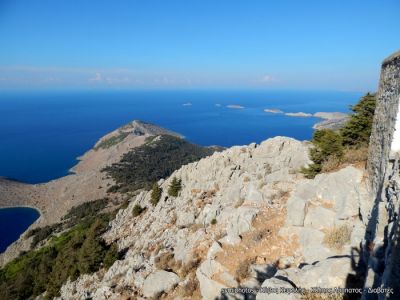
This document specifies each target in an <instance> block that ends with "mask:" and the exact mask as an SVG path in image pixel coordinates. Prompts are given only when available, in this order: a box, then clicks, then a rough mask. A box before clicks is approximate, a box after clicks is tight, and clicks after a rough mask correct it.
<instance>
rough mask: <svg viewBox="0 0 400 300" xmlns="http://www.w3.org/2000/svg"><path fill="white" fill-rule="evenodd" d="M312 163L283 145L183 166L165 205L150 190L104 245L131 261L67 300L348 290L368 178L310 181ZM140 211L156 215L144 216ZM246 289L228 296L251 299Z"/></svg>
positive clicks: (74, 289) (234, 151)
mask: <svg viewBox="0 0 400 300" xmlns="http://www.w3.org/2000/svg"><path fill="white" fill-rule="evenodd" d="M309 163H310V161H309V158H308V144H307V143H303V142H299V141H296V140H293V139H291V138H284V137H276V138H272V139H269V140H267V141H265V142H263V143H261V144H260V145H257V144H251V145H248V146H236V147H232V148H229V149H227V150H225V151H223V152H219V153H214V154H213V155H212V156H210V157H207V158H204V159H202V160H200V161H198V162H195V163H191V164H188V165H186V166H183V167H182V168H180V169H179V170H177V171H175V172H174V173H173V174H172V175H171V176H170V177H169V178H166V179H165V180H160V182H159V185H160V186H161V188H162V190H163V193H162V196H161V199H160V201H159V203H158V204H157V205H156V206H153V205H152V204H151V202H150V200H151V192H146V191H144V192H141V193H140V194H138V195H137V196H135V197H133V198H131V199H130V202H129V205H128V207H127V208H126V209H123V210H120V211H119V213H118V214H117V216H116V218H115V220H114V221H112V222H111V224H110V229H109V230H108V231H107V232H106V233H105V234H104V238H105V240H106V241H107V242H108V243H111V242H116V243H117V244H118V247H119V249H120V250H123V249H124V251H125V252H126V254H125V257H124V258H123V259H122V260H119V261H117V262H116V263H114V265H113V266H112V267H111V268H110V269H109V270H108V271H104V270H103V271H99V272H97V273H95V274H93V275H89V276H88V275H86V276H82V277H80V278H78V280H76V281H74V282H68V283H67V284H65V285H64V286H63V288H62V291H61V298H62V299H81V298H82V295H86V297H91V298H93V299H124V297H129V296H132V295H135V296H134V297H135V298H137V299H147V298H150V297H158V296H160V295H161V294H163V297H164V298H165V299H179V298H180V299H198V298H202V299H216V298H219V297H222V294H221V291H222V289H225V288H235V287H236V288H251V289H254V291H258V289H259V288H261V287H269V286H277V285H280V286H282V287H285V286H289V285H290V286H293V284H295V285H296V286H298V287H303V288H308V287H311V286H314V285H318V284H324V285H327V286H331V287H333V286H342V287H345V286H346V279H347V276H348V274H352V273H354V271H353V269H352V266H353V264H356V263H357V262H358V256H357V255H355V254H354V253H353V252H352V249H353V248H354V247H356V248H357V247H359V245H360V243H361V241H362V238H363V232H364V230H365V224H364V223H363V221H362V217H361V216H360V214H359V211H363V210H368V209H367V208H365V207H364V206H366V205H367V204H365V203H364V199H365V197H364V194H365V192H366V188H365V184H364V181H363V176H364V175H365V174H364V173H363V170H360V169H357V168H355V167H351V166H349V167H347V168H345V169H342V170H339V171H338V172H335V173H330V174H322V175H318V176H317V177H316V178H315V179H313V180H310V179H304V178H303V176H302V175H301V174H300V173H299V170H300V169H301V168H302V167H303V166H306V165H307V164H309ZM173 177H177V178H180V179H182V190H181V191H180V194H179V196H178V197H171V196H169V195H168V193H167V190H168V187H169V185H170V183H171V180H172V178H173ZM135 205H140V206H141V207H144V208H146V210H145V211H144V212H143V213H142V214H141V215H139V216H137V217H133V215H132V210H133V208H134V206H135ZM343 228H344V232H341V231H340V230H342V229H343ZM335 230H336V231H339V238H337V237H336V235H335V234H337V232H336V231H335ZM340 234H342V236H341V235H340ZM336 239H338V240H336ZM327 269H328V270H329V272H327V271H326V270H327ZM306 278H314V279H315V280H314V281H310V280H307V279H306ZM156 281H160V284H151V282H153V283H155V282H156ZM240 291H241V290H240V289H239V290H236V291H233V292H232V293H231V294H230V293H229V291H226V293H225V297H228V298H229V297H236V298H235V299H245V297H248V295H247V296H246V295H245V293H243V292H240ZM265 296H266V295H265V294H263V293H261V292H258V294H257V298H259V299H269V298H265ZM269 296H271V295H269ZM275 296H277V297H278V296H282V295H275ZM263 297H264V298H263ZM288 297H289V296H288ZM290 297H292V298H287V299H299V297H300V296H299V295H291V296H290ZM232 299H233V298H232ZM271 299H272V298H271ZM276 299H282V298H276Z"/></svg>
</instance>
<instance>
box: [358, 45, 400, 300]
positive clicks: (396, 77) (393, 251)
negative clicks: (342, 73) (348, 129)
mask: <svg viewBox="0 0 400 300" xmlns="http://www.w3.org/2000/svg"><path fill="white" fill-rule="evenodd" d="M399 100H400V51H399V52H396V53H395V54H393V55H391V56H390V57H388V58H387V59H385V60H384V62H383V64H382V71H381V78H380V82H379V90H378V94H377V105H376V110H375V116H374V123H373V127H372V133H371V140H370V146H369V156H368V166H367V168H368V175H369V188H370V196H371V210H370V214H369V219H368V225H367V231H366V233H365V240H364V247H363V249H364V255H363V256H364V261H365V263H366V267H367V268H366V271H365V272H366V281H365V287H366V288H379V287H386V288H393V289H394V292H395V294H394V295H390V294H379V295H378V294H369V293H364V295H363V299H399V297H400V279H399V278H400V277H399V275H400V252H399V251H400V247H399V245H398V239H399V234H398V230H399V225H398V223H399V218H398V216H399V200H400V176H399V160H398V158H399V153H397V154H396V153H391V148H392V147H391V146H392V141H393V135H394V131H395V125H396V118H397V113H398V110H399Z"/></svg>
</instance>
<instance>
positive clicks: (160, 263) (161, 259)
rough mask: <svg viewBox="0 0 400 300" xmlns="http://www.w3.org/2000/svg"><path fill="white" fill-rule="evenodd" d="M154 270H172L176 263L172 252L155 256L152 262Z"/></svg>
mask: <svg viewBox="0 0 400 300" xmlns="http://www.w3.org/2000/svg"><path fill="white" fill-rule="evenodd" d="M154 262H155V265H156V268H157V269H160V270H167V271H168V270H173V269H174V268H173V267H174V266H175V264H176V261H175V259H174V254H173V253H172V252H164V253H162V254H160V255H159V256H157V257H156V258H155V260H154Z"/></svg>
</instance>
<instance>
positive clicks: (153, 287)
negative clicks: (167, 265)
mask: <svg viewBox="0 0 400 300" xmlns="http://www.w3.org/2000/svg"><path fill="white" fill-rule="evenodd" d="M179 281H180V279H179V276H178V275H176V274H175V273H172V272H167V271H164V270H159V271H156V272H154V273H152V274H150V275H149V276H148V277H147V278H146V280H145V281H144V284H143V295H144V296H145V297H148V298H152V297H157V296H159V295H160V294H161V293H162V292H166V291H168V290H170V289H171V288H173V287H174V286H175V285H177V284H178V283H179Z"/></svg>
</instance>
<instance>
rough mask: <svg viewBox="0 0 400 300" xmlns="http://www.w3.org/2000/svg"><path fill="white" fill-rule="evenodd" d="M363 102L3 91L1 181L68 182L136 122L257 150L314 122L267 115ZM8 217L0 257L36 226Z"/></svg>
mask: <svg viewBox="0 0 400 300" xmlns="http://www.w3.org/2000/svg"><path fill="white" fill-rule="evenodd" d="M361 96H362V93H359V92H341V91H276V90H152V91H150V90H140V91H125V90H118V91H116V90H113V91H108V90H107V91H106V90H96V91H61V90H57V91H46V92H44V91H18V92H16V91H0V177H7V178H10V179H13V180H18V181H21V182H26V183H42V182H47V181H49V180H52V179H56V178H59V177H62V176H65V175H67V174H68V172H69V169H70V168H71V167H73V166H74V165H75V164H76V163H77V160H76V159H77V157H78V156H80V155H82V154H83V153H85V152H86V151H87V150H89V149H91V148H92V147H93V145H94V144H95V143H96V141H97V140H98V139H99V138H100V137H102V136H103V135H105V134H106V133H108V132H110V131H112V130H114V129H116V128H118V127H120V126H122V125H124V124H126V123H128V122H130V121H133V120H142V121H146V122H150V123H154V124H156V125H159V126H161V127H164V128H168V129H170V130H173V131H175V132H178V133H180V134H182V135H183V136H185V138H186V139H187V140H188V141H190V142H192V143H196V144H199V145H203V146H209V145H220V146H224V147H229V146H233V145H245V144H249V143H252V142H256V143H260V142H261V141H263V140H266V139H268V138H270V137H274V136H289V137H293V138H296V139H298V140H309V139H310V138H311V137H312V133H313V129H312V126H313V125H314V124H315V123H316V122H318V121H320V120H319V119H316V118H313V117H311V118H302V117H289V116H286V115H284V114H282V113H279V114H277V113H267V112H265V111H264V110H265V109H278V110H281V111H283V112H285V113H287V112H304V113H315V112H320V111H327V112H332V111H339V112H348V111H349V106H350V105H352V104H355V103H356V102H357V101H358V99H359V98H360V97H361ZM0 202H1V195H0ZM11 210H14V212H13V213H15V214H16V215H18V216H20V218H18V217H15V218H14V217H13V218H7V217H5V212H4V209H1V210H0V220H6V222H7V224H8V226H9V228H16V230H9V231H0V241H1V243H2V245H0V252H1V251H2V249H4V245H8V244H9V243H11V242H12V241H14V240H16V239H17V238H18V237H19V235H20V234H21V233H22V232H23V231H24V230H25V229H26V227H24V226H19V225H20V224H21V219H23V220H26V221H27V223H28V225H29V224H31V223H32V222H33V221H34V220H35V219H34V218H32V216H31V215H29V214H26V212H25V210H21V209H11ZM7 213H9V210H8V211H7ZM0 226H1V225H0ZM17 228H18V229H17ZM3 241H5V242H3ZM7 243H8V244H7ZM2 247H3V248H2Z"/></svg>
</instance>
